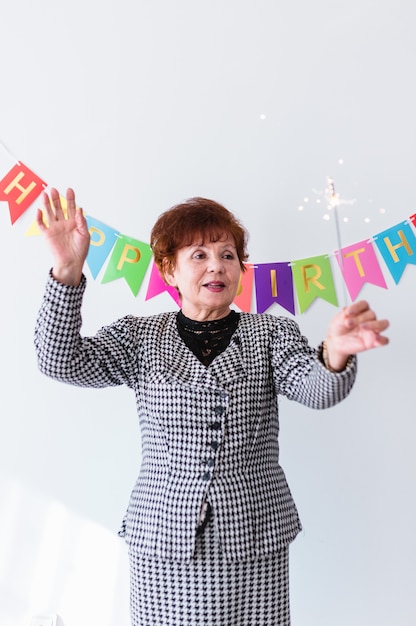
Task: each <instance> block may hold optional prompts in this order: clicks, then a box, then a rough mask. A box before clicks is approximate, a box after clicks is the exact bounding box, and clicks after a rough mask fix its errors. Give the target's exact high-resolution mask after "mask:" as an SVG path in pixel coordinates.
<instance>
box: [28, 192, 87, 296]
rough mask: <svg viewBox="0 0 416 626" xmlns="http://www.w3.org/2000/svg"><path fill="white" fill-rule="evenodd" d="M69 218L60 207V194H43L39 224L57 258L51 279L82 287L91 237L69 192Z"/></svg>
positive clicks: (72, 195)
mask: <svg viewBox="0 0 416 626" xmlns="http://www.w3.org/2000/svg"><path fill="white" fill-rule="evenodd" d="M66 202H67V217H65V215H64V211H63V209H62V205H61V199H60V196H59V192H58V191H57V190H56V189H51V193H50V197H49V196H48V194H47V193H44V194H43V206H44V211H45V217H46V221H47V222H48V225H46V224H45V223H44V221H43V213H42V211H41V209H38V212H37V216H36V222H37V224H38V226H39V229H40V231H41V233H42V234H43V236H44V237H45V239H46V241H47V243H48V245H49V248H50V250H51V252H52V255H53V258H54V264H53V268H52V275H53V276H54V278H56V280H58V281H59V282H61V283H63V284H64V285H79V283H80V280H81V276H82V268H83V266H84V262H85V259H86V257H87V254H88V248H89V245H90V234H89V231H88V226H87V222H86V219H85V217H84V214H83V212H82V209H77V207H76V204H75V193H74V191H73V190H72V189H68V190H67V192H66Z"/></svg>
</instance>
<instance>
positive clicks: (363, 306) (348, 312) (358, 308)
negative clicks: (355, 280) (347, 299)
mask: <svg viewBox="0 0 416 626" xmlns="http://www.w3.org/2000/svg"><path fill="white" fill-rule="evenodd" d="M369 310H370V307H369V304H368V302H367V301H366V300H359V301H358V302H353V304H350V305H349V306H347V307H346V308H345V309H344V314H345V316H346V317H355V316H356V315H361V314H362V313H365V312H366V311H369Z"/></svg>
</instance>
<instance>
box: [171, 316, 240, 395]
mask: <svg viewBox="0 0 416 626" xmlns="http://www.w3.org/2000/svg"><path fill="white" fill-rule="evenodd" d="M240 325H241V318H240V322H239V325H238V326H237V329H236V331H235V333H234V334H233V336H232V338H231V341H230V343H229V345H228V347H227V348H226V350H224V352H222V353H221V354H219V355H218V356H217V357H216V358H215V359H214V360H213V362H212V363H211V364H210V365H209V366H208V367H206V366H205V365H203V364H202V363H201V362H200V361H199V359H197V357H196V356H195V355H194V354H193V352H191V350H189V348H188V347H187V346H186V345H185V343H184V342H183V340H182V339H181V337H180V335H179V333H178V329H177V326H176V314H173V315H172V316H171V317H170V319H169V327H168V332H167V336H166V338H167V340H168V341H169V346H167V347H168V348H169V353H170V354H171V355H172V358H171V360H170V367H169V371H168V372H165V373H166V374H170V375H171V376H172V377H173V378H175V379H177V380H179V381H181V382H182V383H185V384H192V385H195V384H202V385H204V386H208V387H213V386H214V387H218V384H223V383H230V382H233V381H236V380H239V379H240V378H244V377H245V376H246V368H245V367H244V359H243V351H244V350H243V346H242V340H241V336H240V335H241V333H240Z"/></svg>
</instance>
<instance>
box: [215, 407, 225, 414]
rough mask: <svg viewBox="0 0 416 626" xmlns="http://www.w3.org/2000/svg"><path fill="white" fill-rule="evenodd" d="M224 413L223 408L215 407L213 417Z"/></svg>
mask: <svg viewBox="0 0 416 626" xmlns="http://www.w3.org/2000/svg"><path fill="white" fill-rule="evenodd" d="M224 411H225V408H224V407H223V406H216V407H215V409H214V413H215V415H222V414H223V413H224Z"/></svg>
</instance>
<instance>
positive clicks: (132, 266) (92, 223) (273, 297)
mask: <svg viewBox="0 0 416 626" xmlns="http://www.w3.org/2000/svg"><path fill="white" fill-rule="evenodd" d="M0 145H1V144H0ZM2 148H3V150H4V151H5V152H6V153H7V156H8V160H9V163H8V165H7V166H6V168H5V171H4V172H2V171H1V170H0V177H1V180H0V201H2V202H3V203H6V204H7V206H8V209H9V214H10V221H11V224H12V225H13V224H15V222H16V221H17V220H18V219H19V218H20V217H21V216H22V215H23V213H24V212H25V211H27V209H28V208H29V207H31V206H32V205H33V203H34V202H35V201H36V200H37V199H38V198H39V196H40V194H41V193H42V191H44V190H45V189H46V188H47V183H46V182H45V181H44V180H43V179H42V178H40V177H39V176H38V175H37V174H36V173H35V172H34V171H33V170H31V169H29V168H28V167H27V166H26V165H25V164H23V163H22V162H21V161H17V162H16V161H15V159H13V157H11V155H10V153H8V151H7V150H6V149H5V148H4V146H2ZM10 160H13V161H14V164H13V166H12V167H11V168H10V169H8V167H9V165H10ZM61 202H62V207H63V210H64V213H66V202H65V199H64V198H61ZM85 218H86V220H87V225H88V229H89V232H90V236H91V240H90V248H89V251H88V256H87V259H86V262H87V266H88V268H89V270H90V272H91V275H92V277H93V279H94V280H98V277H99V275H100V273H101V271H103V277H102V278H101V283H108V282H111V281H114V280H117V279H119V278H124V280H125V281H126V283H127V284H128V286H129V288H130V290H131V292H132V293H133V295H134V296H137V295H138V293H139V292H140V290H141V289H142V287H143V281H144V279H145V277H146V274H147V272H148V269H149V266H151V268H150V273H149V279H148V282H147V289H146V296H145V299H146V300H150V299H151V298H154V297H156V296H158V295H159V294H161V293H163V292H165V291H166V292H168V294H169V295H170V296H171V297H172V298H173V300H174V301H175V302H176V304H177V305H178V306H180V301H179V297H178V293H177V291H176V290H175V289H174V288H173V287H170V286H169V285H166V284H165V283H164V281H163V279H162V277H161V276H160V274H159V271H158V269H157V266H156V265H155V263H154V262H153V261H152V251H151V248H150V246H149V244H148V243H146V242H143V241H141V240H139V239H136V238H135V237H132V236H128V235H126V234H123V233H121V232H120V231H118V230H117V229H115V228H112V227H111V226H108V225H107V224H104V223H103V222H101V221H100V220H99V219H97V218H95V217H92V216H90V215H86V216H85ZM415 228H416V213H415V214H413V215H411V216H410V217H409V218H408V219H406V220H404V221H402V222H400V223H399V224H395V225H394V226H391V227H390V228H388V229H386V230H384V231H382V232H380V233H377V234H375V235H373V236H371V237H370V238H369V239H368V240H364V241H359V242H357V243H355V244H352V245H349V246H347V247H345V248H344V247H343V248H341V249H340V250H336V251H334V252H333V253H332V255H331V254H325V255H320V256H314V257H309V258H304V259H297V260H288V261H284V262H281V261H280V262H273V263H258V264H256V263H253V264H247V265H246V271H245V272H242V274H241V278H240V284H239V287H238V291H237V296H236V298H235V300H234V303H235V304H236V306H237V307H238V308H239V309H240V310H241V311H245V312H250V311H251V308H252V294H253V290H254V294H255V306H256V312H258V313H264V312H265V311H267V309H269V308H270V307H271V306H272V305H273V304H277V305H278V306H280V307H282V308H283V309H285V310H286V311H288V312H289V313H291V314H292V315H296V310H297V311H298V313H304V312H305V311H306V310H307V309H308V308H309V307H310V305H311V304H312V302H314V301H315V300H316V299H322V300H325V301H326V302H329V303H330V304H332V305H333V306H338V299H337V294H336V290H335V283H334V275H333V270H332V266H331V262H330V257H331V256H334V257H335V259H336V262H337V265H338V268H339V270H340V272H341V276H342V279H343V281H344V283H345V285H346V288H347V290H348V293H349V296H350V298H351V301H354V300H355V299H356V298H357V296H358V294H359V292H360V291H361V289H362V288H363V286H364V285H365V284H366V283H369V284H372V285H375V286H377V287H382V288H383V289H387V284H386V281H385V278H384V274H383V271H382V267H381V265H380V263H379V260H378V257H377V254H376V251H378V253H379V256H380V257H381V259H382V261H383V262H384V264H385V269H387V271H388V272H389V273H390V275H391V276H392V278H393V281H394V282H395V284H396V285H397V284H398V283H399V281H400V279H401V278H402V276H403V273H404V271H405V269H406V267H407V265H416V235H415ZM35 235H40V230H39V228H38V226H37V223H36V221H34V222H33V223H32V225H31V226H30V227H29V229H28V230H27V231H26V236H28V237H30V236H35ZM295 299H296V302H297V306H296V305H295Z"/></svg>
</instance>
